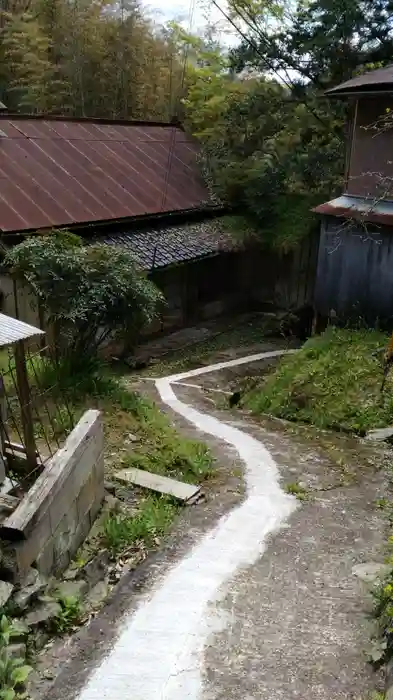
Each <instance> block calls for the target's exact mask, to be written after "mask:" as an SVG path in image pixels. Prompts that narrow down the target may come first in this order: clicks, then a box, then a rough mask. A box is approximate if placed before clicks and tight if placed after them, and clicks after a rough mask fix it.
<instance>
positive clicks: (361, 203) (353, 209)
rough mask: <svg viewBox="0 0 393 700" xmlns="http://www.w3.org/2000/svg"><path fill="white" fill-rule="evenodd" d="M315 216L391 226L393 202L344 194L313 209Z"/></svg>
mask: <svg viewBox="0 0 393 700" xmlns="http://www.w3.org/2000/svg"><path fill="white" fill-rule="evenodd" d="M313 212H315V213H316V214H325V215H327V216H337V217H339V218H344V219H356V220H358V221H359V220H361V221H365V222H366V221H368V222H370V223H376V224H387V225H388V224H389V225H391V224H393V202H390V201H386V200H385V201H383V200H382V201H378V200H375V199H368V198H367V197H351V196H350V195H347V194H344V195H342V196H341V197H336V199H331V200H330V202H325V203H324V204H320V205H319V206H318V207H315V209H313Z"/></svg>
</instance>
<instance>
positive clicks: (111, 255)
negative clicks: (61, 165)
mask: <svg viewBox="0 0 393 700" xmlns="http://www.w3.org/2000/svg"><path fill="white" fill-rule="evenodd" d="M4 265H5V267H6V269H8V270H9V271H10V272H11V273H12V275H13V276H14V277H16V278H17V279H18V278H19V279H22V280H24V281H27V282H28V284H29V285H30V286H31V288H32V291H33V293H34V295H35V297H36V299H37V301H38V304H39V305H40V307H41V310H42V311H43V313H44V315H45V318H46V321H47V323H48V325H49V326H50V327H52V329H53V330H54V334H55V350H56V351H58V352H59V353H60V354H62V353H66V354H70V353H71V354H72V356H73V357H75V358H77V359H78V358H83V357H86V356H94V355H95V354H96V353H97V351H98V350H99V349H100V347H101V346H102V345H103V344H104V343H105V342H107V341H108V339H110V338H113V337H114V336H115V337H116V336H118V335H121V337H122V339H123V340H125V342H126V344H127V346H128V348H130V347H132V345H133V343H134V342H135V341H136V339H137V337H138V334H139V332H140V331H141V330H142V328H143V327H144V326H146V325H147V324H149V323H150V322H151V321H153V319H154V318H155V316H156V313H157V311H158V309H159V306H160V304H161V303H162V302H163V297H162V295H161V293H160V292H159V290H158V289H157V288H156V287H155V285H154V284H153V283H152V282H150V281H149V280H148V279H146V277H145V276H144V275H143V274H142V273H141V272H139V271H138V269H137V267H136V266H135V263H134V260H133V258H132V256H131V255H130V253H129V252H127V251H124V250H120V249H117V248H111V247H109V246H106V245H99V244H96V245H89V246H86V245H82V241H81V239H79V238H78V237H77V236H74V235H73V234H68V233H67V232H59V231H53V232H52V233H49V234H47V235H45V236H34V237H31V238H28V239H27V240H26V241H23V242H22V243H19V245H16V246H15V247H13V248H11V249H10V250H9V252H8V253H7V254H6V256H5V259H4Z"/></svg>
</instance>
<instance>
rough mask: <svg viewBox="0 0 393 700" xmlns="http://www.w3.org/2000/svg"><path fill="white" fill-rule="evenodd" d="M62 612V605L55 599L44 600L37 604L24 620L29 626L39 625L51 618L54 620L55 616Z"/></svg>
mask: <svg viewBox="0 0 393 700" xmlns="http://www.w3.org/2000/svg"><path fill="white" fill-rule="evenodd" d="M60 612H61V606H60V605H59V603H57V602H56V601H55V600H49V599H48V598H47V600H46V601H45V602H44V601H42V602H41V603H39V604H38V605H37V607H36V608H34V610H32V611H31V612H29V613H28V614H27V615H26V617H25V618H24V622H25V623H26V625H28V626H29V627H37V626H38V625H43V624H44V623H45V622H49V620H53V618H54V617H56V616H57V615H59V613H60Z"/></svg>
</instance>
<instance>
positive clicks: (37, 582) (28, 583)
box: [13, 569, 47, 612]
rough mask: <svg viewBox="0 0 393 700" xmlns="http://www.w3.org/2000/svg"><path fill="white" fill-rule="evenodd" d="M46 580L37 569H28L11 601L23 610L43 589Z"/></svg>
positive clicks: (18, 608)
mask: <svg viewBox="0 0 393 700" xmlns="http://www.w3.org/2000/svg"><path fill="white" fill-rule="evenodd" d="M46 586H47V580H46V579H45V578H44V577H43V576H41V574H40V573H39V572H38V571H37V569H30V570H29V572H28V574H27V576H26V578H25V579H24V581H22V585H21V588H20V590H19V591H17V593H15V595H14V597H13V603H14V605H15V608H16V609H17V610H20V612H23V611H24V610H26V608H27V607H28V606H29V605H30V603H31V602H32V601H33V600H35V598H37V597H38V596H39V594H40V593H42V591H43V590H45V588H46Z"/></svg>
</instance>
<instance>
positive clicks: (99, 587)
mask: <svg viewBox="0 0 393 700" xmlns="http://www.w3.org/2000/svg"><path fill="white" fill-rule="evenodd" d="M108 593H109V586H108V584H107V582H106V581H98V583H96V585H95V586H94V587H93V588H92V589H91V591H90V593H89V595H88V596H87V605H88V607H90V608H99V607H100V606H101V605H102V603H103V602H104V600H105V598H106V597H107V596H108Z"/></svg>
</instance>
